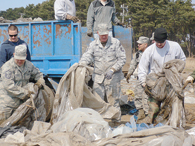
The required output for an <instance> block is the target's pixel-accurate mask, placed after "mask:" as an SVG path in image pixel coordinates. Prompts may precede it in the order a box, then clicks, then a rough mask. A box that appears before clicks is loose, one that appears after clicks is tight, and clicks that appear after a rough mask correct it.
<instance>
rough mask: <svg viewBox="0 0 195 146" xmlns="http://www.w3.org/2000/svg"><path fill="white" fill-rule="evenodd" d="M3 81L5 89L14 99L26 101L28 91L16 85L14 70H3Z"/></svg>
mask: <svg viewBox="0 0 195 146" xmlns="http://www.w3.org/2000/svg"><path fill="white" fill-rule="evenodd" d="M1 79H2V83H3V86H4V89H5V90H6V91H7V92H8V94H9V95H11V96H12V97H17V98H20V99H24V98H25V97H26V96H27V94H28V91H27V90H26V89H24V88H22V87H20V86H17V85H16V84H15V83H14V73H13V70H12V69H10V68H2V74H1Z"/></svg>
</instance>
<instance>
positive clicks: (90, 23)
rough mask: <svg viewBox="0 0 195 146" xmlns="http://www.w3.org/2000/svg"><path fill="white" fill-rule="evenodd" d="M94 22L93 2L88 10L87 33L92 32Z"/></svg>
mask: <svg viewBox="0 0 195 146" xmlns="http://www.w3.org/2000/svg"><path fill="white" fill-rule="evenodd" d="M93 24H94V10H93V3H91V4H90V6H89V9H88V12H87V33H90V32H92V28H93Z"/></svg>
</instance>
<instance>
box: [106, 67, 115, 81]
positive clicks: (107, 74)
mask: <svg viewBox="0 0 195 146" xmlns="http://www.w3.org/2000/svg"><path fill="white" fill-rule="evenodd" d="M113 74H114V71H113V70H112V69H110V70H109V71H107V72H106V74H105V77H106V79H108V80H110V79H111V78H112V75H113Z"/></svg>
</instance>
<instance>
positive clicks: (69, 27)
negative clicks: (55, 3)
mask: <svg viewBox="0 0 195 146" xmlns="http://www.w3.org/2000/svg"><path fill="white" fill-rule="evenodd" d="M66 26H67V25H66ZM70 32H71V25H70V24H69V25H68V31H67V32H66V33H65V35H66V34H67V33H70Z"/></svg>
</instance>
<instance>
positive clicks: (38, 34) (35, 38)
mask: <svg viewBox="0 0 195 146" xmlns="http://www.w3.org/2000/svg"><path fill="white" fill-rule="evenodd" d="M33 30H34V34H33V44H34V45H35V44H37V46H38V47H39V46H41V41H40V40H37V39H38V38H41V36H40V30H41V29H40V27H39V29H38V31H35V30H37V28H36V26H33ZM35 33H36V34H35ZM35 40H37V41H35ZM33 48H35V47H33Z"/></svg>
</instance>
